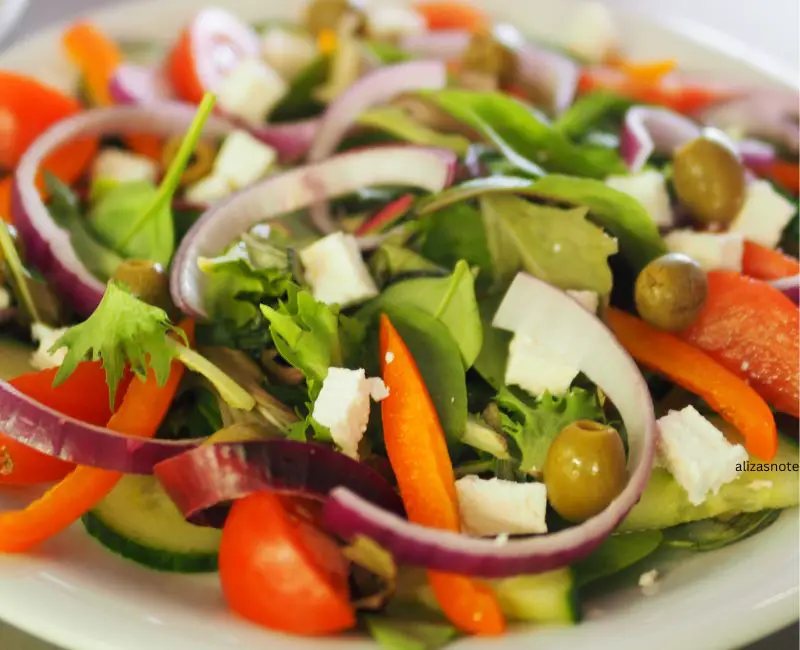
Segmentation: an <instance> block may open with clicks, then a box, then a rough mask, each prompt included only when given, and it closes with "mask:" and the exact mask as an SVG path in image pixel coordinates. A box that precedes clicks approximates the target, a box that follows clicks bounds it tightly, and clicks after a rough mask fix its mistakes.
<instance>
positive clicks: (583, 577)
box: [573, 530, 662, 587]
mask: <svg viewBox="0 0 800 650" xmlns="http://www.w3.org/2000/svg"><path fill="white" fill-rule="evenodd" d="M661 541H662V535H661V531H658V530H645V531H639V532H633V533H618V534H615V535H611V536H610V537H607V538H606V539H605V540H603V543H602V544H600V546H598V547H597V548H596V549H595V550H594V551H592V553H591V554H590V555H589V556H588V557H586V558H584V559H583V560H580V561H578V562H576V563H575V564H574V565H573V569H574V571H575V576H576V582H577V586H578V587H583V586H585V585H587V584H589V583H590V582H595V581H597V580H600V579H602V578H607V577H609V576H611V575H613V574H615V573H619V572H620V571H622V570H623V569H627V568H628V567H629V566H633V565H634V564H636V563H637V562H639V561H640V560H643V559H644V558H646V557H647V556H648V555H650V554H651V553H654V552H655V551H656V550H657V549H658V547H659V546H661Z"/></svg>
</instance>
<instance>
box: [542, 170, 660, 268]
mask: <svg viewBox="0 0 800 650" xmlns="http://www.w3.org/2000/svg"><path fill="white" fill-rule="evenodd" d="M533 190H534V191H535V192H538V193H539V194H541V195H544V196H548V197H552V198H556V199H562V200H564V201H570V202H572V203H576V204H578V205H584V206H586V207H587V208H589V210H590V211H591V217H592V218H593V219H594V220H595V221H597V223H599V224H600V225H601V226H603V228H605V229H606V230H608V231H609V232H610V233H611V234H612V235H614V236H615V237H616V238H617V239H618V240H619V247H620V252H621V254H622V255H623V256H624V257H625V258H626V259H627V260H628V261H630V262H631V264H632V265H633V266H634V270H635V271H636V272H638V271H640V270H641V269H643V268H644V267H645V266H647V264H648V263H650V262H651V261H652V260H654V259H655V258H657V257H659V256H661V255H663V254H664V253H666V252H667V247H666V245H665V244H664V241H663V239H662V238H661V235H659V233H658V228H657V227H656V225H655V223H654V222H653V220H652V219H651V218H650V215H648V214H647V211H646V210H645V209H644V208H643V207H642V204H641V203H639V202H638V201H637V200H636V199H634V198H633V197H631V196H628V195H627V194H625V193H623V192H619V191H617V190H615V189H612V188H610V187H608V186H607V185H606V184H605V183H602V182H600V181H596V180H592V179H591V178H575V177H572V176H558V175H550V176H547V177H545V178H542V179H541V180H539V181H537V182H536V183H535V184H534V186H533Z"/></svg>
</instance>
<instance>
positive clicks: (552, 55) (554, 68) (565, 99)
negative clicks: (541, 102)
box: [517, 44, 580, 115]
mask: <svg viewBox="0 0 800 650" xmlns="http://www.w3.org/2000/svg"><path fill="white" fill-rule="evenodd" d="M517 63H518V66H519V80H520V81H521V82H522V83H523V84H524V85H527V86H530V87H532V88H533V89H534V91H535V92H536V93H537V95H539V96H541V97H544V98H545V101H547V102H548V104H549V106H548V108H549V109H550V110H551V111H552V112H553V113H554V114H555V115H560V114H561V113H563V112H564V111H565V110H566V109H568V108H569V107H570V106H571V105H572V102H573V101H574V100H575V93H576V92H577V90H578V79H579V78H580V68H579V67H578V64H577V63H575V61H573V60H572V59H570V58H569V57H568V56H565V55H563V54H560V53H558V52H553V51H551V50H546V49H544V48H542V47H538V46H535V45H530V44H526V45H523V46H522V47H520V48H519V49H518V50H517Z"/></svg>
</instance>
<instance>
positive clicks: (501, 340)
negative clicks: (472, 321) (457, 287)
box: [473, 293, 514, 391]
mask: <svg viewBox="0 0 800 650" xmlns="http://www.w3.org/2000/svg"><path fill="white" fill-rule="evenodd" d="M503 297H504V294H503V293H497V294H492V295H489V296H485V297H484V298H481V300H480V301H479V302H478V308H479V310H480V314H481V322H482V323H483V345H482V346H481V352H480V354H479V355H478V358H477V359H475V364H474V366H473V367H474V368H475V370H477V371H478V373H479V374H480V375H481V377H483V378H484V379H485V380H486V381H487V382H488V383H489V384H490V385H491V386H492V388H494V389H495V391H499V390H501V389H502V388H503V387H504V386H505V384H506V381H505V376H506V364H507V362H508V347H509V345H511V339H512V338H513V336H514V335H513V334H512V333H511V332H507V331H505V330H501V329H498V328H496V327H492V320H494V315H495V314H496V313H497V308H498V307H499V306H500V302H501V301H502V300H503Z"/></svg>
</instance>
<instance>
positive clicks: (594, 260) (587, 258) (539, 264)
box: [481, 194, 617, 295]
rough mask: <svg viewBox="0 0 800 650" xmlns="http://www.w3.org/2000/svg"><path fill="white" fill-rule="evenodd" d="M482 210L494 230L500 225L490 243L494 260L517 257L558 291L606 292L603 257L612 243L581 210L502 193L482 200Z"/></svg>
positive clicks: (610, 250) (614, 246)
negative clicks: (545, 204) (556, 287)
mask: <svg viewBox="0 0 800 650" xmlns="http://www.w3.org/2000/svg"><path fill="white" fill-rule="evenodd" d="M481 207H482V208H483V211H484V212H485V213H487V220H489V222H490V223H491V224H492V225H493V226H494V225H495V224H502V228H503V230H502V231H501V232H502V233H503V234H501V235H500V236H497V235H495V243H494V244H493V248H495V249H496V250H495V252H494V255H495V260H496V261H497V260H499V261H500V262H502V261H503V259H504V256H506V255H509V256H510V255H516V256H518V259H519V260H520V261H521V263H522V267H523V268H524V269H525V270H526V271H528V272H529V273H531V274H532V275H535V276H536V277H538V278H540V279H541V280H544V281H545V282H549V283H550V284H554V285H556V286H558V287H560V288H562V289H585V290H590V291H596V292H597V293H599V294H601V295H607V294H609V293H610V292H611V285H612V281H613V278H612V275H611V269H610V268H609V266H608V257H609V256H610V255H613V254H614V253H616V252H617V243H616V241H615V240H614V239H612V238H610V237H608V236H607V235H606V234H605V233H604V232H603V230H602V229H601V228H598V227H597V226H595V225H594V224H592V223H589V222H588V221H587V220H586V215H587V212H588V210H587V209H586V208H573V209H571V210H561V209H558V208H551V207H549V206H544V205H537V204H534V203H529V202H528V201H525V200H523V199H520V198H517V197H515V196H508V195H504V194H492V195H487V196H484V197H483V198H482V199H481ZM493 231H494V232H497V229H496V228H494V229H493ZM501 246H502V250H497V249H500V247H501ZM507 271H511V268H510V267H508V268H507Z"/></svg>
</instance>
